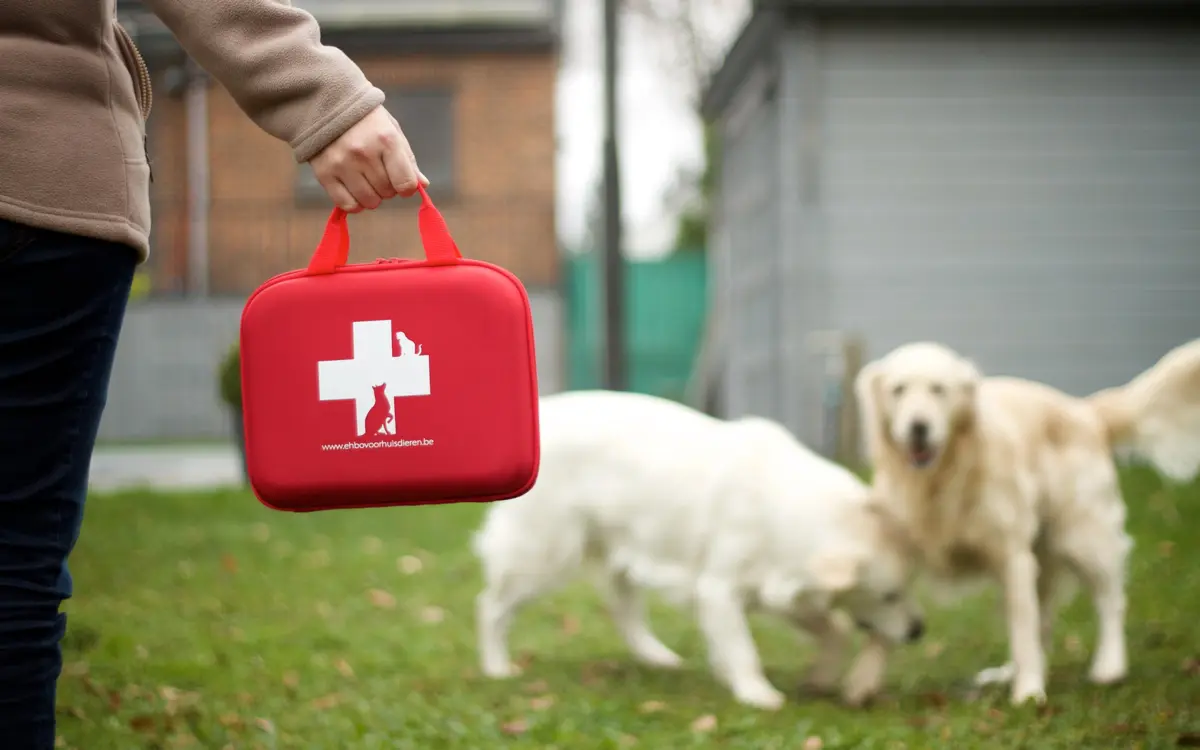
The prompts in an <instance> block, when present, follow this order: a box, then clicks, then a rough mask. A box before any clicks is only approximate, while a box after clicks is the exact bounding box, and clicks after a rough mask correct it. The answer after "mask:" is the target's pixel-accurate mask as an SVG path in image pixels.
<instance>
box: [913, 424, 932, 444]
mask: <svg viewBox="0 0 1200 750" xmlns="http://www.w3.org/2000/svg"><path fill="white" fill-rule="evenodd" d="M909 432H910V434H911V435H912V439H913V442H914V443H917V444H918V445H921V444H924V443H925V441H926V440H928V439H929V423H928V422H926V421H925V420H923V419H918V420H916V421H915V422H913V423H912V427H911V428H909Z"/></svg>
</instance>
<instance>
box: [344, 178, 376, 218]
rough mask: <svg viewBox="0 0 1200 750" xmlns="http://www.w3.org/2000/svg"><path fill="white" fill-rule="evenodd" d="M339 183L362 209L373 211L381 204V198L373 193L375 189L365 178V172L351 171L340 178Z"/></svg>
mask: <svg viewBox="0 0 1200 750" xmlns="http://www.w3.org/2000/svg"><path fill="white" fill-rule="evenodd" d="M341 183H342V185H343V186H345V188H346V190H348V191H350V195H351V196H353V197H354V200H355V202H357V203H358V205H360V206H362V207H363V208H367V209H371V210H374V209H376V208H379V204H381V203H383V198H381V197H380V195H379V193H377V192H375V188H373V187H371V181H370V180H369V179H368V177H367V170H365V169H364V170H358V169H355V170H351V171H350V172H349V173H348V174H345V175H343V176H342V178H341Z"/></svg>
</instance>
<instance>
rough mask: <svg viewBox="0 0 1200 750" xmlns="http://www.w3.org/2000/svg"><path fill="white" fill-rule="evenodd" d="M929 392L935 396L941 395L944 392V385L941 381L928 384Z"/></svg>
mask: <svg viewBox="0 0 1200 750" xmlns="http://www.w3.org/2000/svg"><path fill="white" fill-rule="evenodd" d="M929 392H930V393H932V394H933V395H935V396H941V395H942V394H944V393H945V392H946V387H945V386H944V385H942V384H941V383H934V384H933V385H931V386H929Z"/></svg>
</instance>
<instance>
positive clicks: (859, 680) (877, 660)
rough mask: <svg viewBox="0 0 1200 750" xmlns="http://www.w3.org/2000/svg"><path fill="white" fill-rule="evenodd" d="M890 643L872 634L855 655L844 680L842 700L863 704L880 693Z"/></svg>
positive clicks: (854, 704)
mask: <svg viewBox="0 0 1200 750" xmlns="http://www.w3.org/2000/svg"><path fill="white" fill-rule="evenodd" d="M888 651H889V648H888V644H887V643H886V642H884V641H883V639H881V638H878V637H876V636H871V637H870V638H868V639H867V642H866V643H864V644H863V647H862V650H861V651H859V653H858V656H857V657H855V659H854V663H853V664H852V665H851V666H850V671H849V672H847V673H846V678H845V680H843V681H842V700H843V701H845V702H846V704H847V705H849V706H855V707H857V706H861V705H862V704H864V703H866V702H867V701H868V700H870V699H871V698H873V697H875V696H876V695H878V694H879V691H880V690H881V689H882V688H883V678H884V676H885V675H886V673H887V658H888Z"/></svg>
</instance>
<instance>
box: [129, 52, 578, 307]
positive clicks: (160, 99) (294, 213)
mask: <svg viewBox="0 0 1200 750" xmlns="http://www.w3.org/2000/svg"><path fill="white" fill-rule="evenodd" d="M355 58H356V62H358V63H359V65H361V66H362V68H363V70H364V71H365V72H366V74H367V76H368V77H369V78H370V79H371V80H372V82H374V83H375V84H376V85H378V86H380V87H381V88H384V89H385V91H386V90H388V89H389V87H392V88H394V87H398V86H402V87H410V88H411V87H414V86H417V87H421V86H436V87H438V88H441V89H446V90H450V91H452V92H453V107H452V112H453V128H452V131H453V135H452V143H453V154H454V158H453V176H454V179H453V183H454V184H453V191H452V193H451V194H449V195H442V196H439V195H437V194H436V193H435V200H437V203H438V207H439V208H440V209H441V210H442V213H443V214H444V215H445V217H446V220H447V222H448V223H449V226H450V229H451V231H452V233H453V234H454V237H455V239H456V240H457V242H458V244H459V247H460V248H461V249H462V251H463V253H464V254H465V255H468V256H470V257H473V258H478V259H481V260H487V261H491V262H493V263H497V264H499V265H501V266H504V267H505V268H508V269H509V270H511V271H513V272H514V273H516V274H517V275H518V276H519V277H520V278H521V279H522V280H523V281H524V282H525V284H526V285H528V286H530V287H542V286H553V285H557V283H558V273H559V269H558V247H557V239H556V227H555V220H554V213H555V212H554V202H555V183H554V164H555V133H554V87H555V75H556V70H557V59H556V57H555V55H554V54H551V53H546V52H528V53H525V52H511V51H509V52H497V53H477V54H463V53H461V52H460V53H456V54H454V55H424V56H415V55H414V56H390V55H389V56H385V55H373V56H365V55H364V56H355ZM155 84H156V94H157V95H156V97H155V104H154V112H153V114H152V118H151V121H150V124H149V131H150V151H151V159H152V166H153V170H154V183H153V185H152V186H151V189H152V194H153V200H154V229H153V238H152V241H153V253H152V261H151V265H150V269H151V271H152V276H153V281H154V286H155V288H156V289H157V290H159V291H162V292H171V291H179V290H182V289H183V288H184V287H185V285H186V273H187V271H186V267H187V245H188V229H187V226H188V211H187V173H186V159H185V143H186V119H185V110H184V101H183V99H182V98H181V97H179V96H170V95H168V94H167V93H166V85H165V80H164V71H162V70H158V71H155ZM208 108H209V113H208V114H209V118H208V119H209V155H210V163H211V173H210V201H211V203H210V212H209V230H208V233H209V257H210V282H209V285H210V291H211V293H213V294H229V295H241V294H245V293H246V292H248V291H249V290H251V289H253V288H254V287H255V286H256V285H257V284H259V283H260V282H261V281H263V280H264V279H266V278H268V277H269V276H271V275H273V274H276V273H280V272H282V271H287V270H291V269H294V268H298V267H302V266H303V265H305V264H306V263H307V262H308V258H309V257H310V256H311V254H312V250H313V247H314V246H315V244H316V242H317V241H318V239H319V238H320V236H321V230H322V228H323V226H324V222H325V219H326V218H327V217H328V214H329V209H330V204H329V203H328V201H327V200H318V201H314V200H312V199H311V198H310V199H308V200H304V199H301V198H300V197H298V195H297V187H296V186H297V179H298V176H299V171H300V170H305V169H307V167H304V166H301V165H296V164H295V162H294V161H293V160H292V158H291V153H290V151H289V149H288V148H287V146H286V145H285V144H282V143H280V142H278V141H276V140H275V139H274V138H272V137H271V136H269V135H267V134H265V133H263V132H262V131H260V130H259V129H258V128H257V126H255V125H254V123H253V122H251V121H250V119H249V118H247V117H246V116H245V115H244V114H243V113H242V112H241V111H240V110H239V109H238V108H237V106H236V104H234V102H233V100H232V98H231V97H230V96H229V95H228V93H226V92H225V90H224V89H223V88H221V87H220V85H219V84H217V83H215V82H214V83H213V84H212V86H211V87H210V96H209V103H208ZM391 109H392V114H394V115H396V116H397V118H398V119H400V121H401V124H402V126H403V125H404V121H405V112H404V111H401V110H399V109H397V108H396V107H395V106H393V107H392V108H391ZM417 158H418V161H420V160H421V151H420V149H419V147H418V149H417ZM417 206H418V201H417V200H416V199H412V200H406V201H390V202H388V203H385V204H384V206H383V207H381V208H380V209H378V210H376V211H373V212H364V213H362V214H358V215H356V216H354V217H352V218H351V224H350V228H351V238H352V241H351V248H352V249H351V260H352V261H362V260H371V259H373V258H375V257H380V256H388V257H391V256H397V257H414V256H417V255H419V254H420V245H419V238H418V234H417V221H416V210H417Z"/></svg>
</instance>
